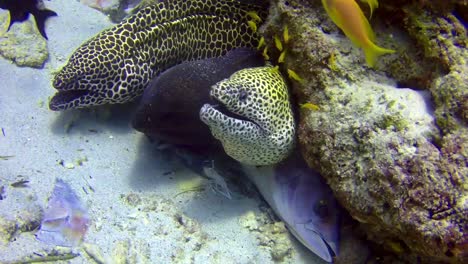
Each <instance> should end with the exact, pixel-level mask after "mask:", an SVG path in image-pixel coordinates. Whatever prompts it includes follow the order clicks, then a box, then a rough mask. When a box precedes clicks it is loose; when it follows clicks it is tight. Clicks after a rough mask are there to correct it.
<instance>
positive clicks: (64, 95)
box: [49, 90, 90, 111]
mask: <svg viewBox="0 0 468 264" xmlns="http://www.w3.org/2000/svg"><path fill="white" fill-rule="evenodd" d="M89 93H90V92H89V91H88V90H66V91H58V92H57V93H55V95H54V96H53V97H52V99H51V100H50V102H49V109H50V110H52V111H62V110H66V109H68V108H70V107H71V106H72V104H73V102H74V101H76V102H78V101H79V100H80V98H82V97H84V96H87V95H89Z"/></svg>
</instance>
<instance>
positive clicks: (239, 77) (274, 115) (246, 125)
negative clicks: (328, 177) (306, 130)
mask: <svg viewBox="0 0 468 264" xmlns="http://www.w3.org/2000/svg"><path fill="white" fill-rule="evenodd" d="M210 94H211V96H212V97H213V98H214V99H215V100H216V101H217V102H219V103H220V104H221V105H222V106H223V107H225V108H226V109H227V110H228V111H227V112H222V111H220V110H219V109H217V108H218V107H217V106H216V105H211V104H205V105H203V107H202V108H201V110H200V118H201V120H202V121H203V122H204V123H205V124H207V125H208V126H209V127H210V130H211V133H212V134H213V136H214V137H215V138H217V139H219V140H220V141H221V143H222V145H223V148H224V150H225V151H226V153H227V154H228V155H229V156H231V157H232V158H234V159H235V160H237V161H239V162H241V163H243V164H248V165H270V164H276V163H278V162H280V161H281V160H283V159H284V158H286V157H287V156H288V155H289V154H290V152H291V150H292V149H293V148H294V138H295V131H296V126H295V121H294V115H293V111H292V108H291V103H290V100H289V92H288V87H287V85H286V82H285V80H284V79H283V77H282V76H281V74H280V72H279V71H278V69H277V68H274V67H272V66H264V67H255V68H247V69H243V70H240V71H237V72H235V73H234V74H233V75H231V77H230V78H228V79H225V80H223V81H221V82H218V83H216V84H215V85H214V86H213V87H212V89H211V92H210ZM232 113H233V114H235V116H233V115H232Z"/></svg>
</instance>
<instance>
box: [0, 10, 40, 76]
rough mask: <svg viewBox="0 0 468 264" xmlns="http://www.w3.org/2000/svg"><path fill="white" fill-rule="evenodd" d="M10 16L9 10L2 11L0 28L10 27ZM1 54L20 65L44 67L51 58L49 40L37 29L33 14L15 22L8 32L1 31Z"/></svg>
mask: <svg viewBox="0 0 468 264" xmlns="http://www.w3.org/2000/svg"><path fill="white" fill-rule="evenodd" d="M1 11H3V10H1ZM8 16H9V15H8V12H0V30H4V29H7V28H8V25H7V24H6V23H7V22H8V21H9V19H8ZM0 54H1V55H2V56H3V57H4V58H6V59H8V60H11V61H12V62H13V63H15V64H16V65H18V66H26V67H32V68H43V67H44V63H45V61H46V60H47V59H48V58H49V51H48V49H47V41H46V40H45V39H44V38H43V37H42V36H41V34H40V33H39V31H38V30H37V28H36V25H35V22H34V18H33V17H32V16H29V19H28V20H26V21H24V22H21V23H14V24H13V25H12V26H11V28H10V30H9V31H8V32H3V31H2V32H0Z"/></svg>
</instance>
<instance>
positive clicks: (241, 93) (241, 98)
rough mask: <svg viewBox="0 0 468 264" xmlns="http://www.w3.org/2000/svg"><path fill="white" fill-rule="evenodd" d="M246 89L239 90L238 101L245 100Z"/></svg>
mask: <svg viewBox="0 0 468 264" xmlns="http://www.w3.org/2000/svg"><path fill="white" fill-rule="evenodd" d="M247 95H248V94H247V91H246V90H240V91H239V101H241V102H245V100H247Z"/></svg>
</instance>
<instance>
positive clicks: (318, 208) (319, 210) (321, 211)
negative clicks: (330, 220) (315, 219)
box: [314, 200, 330, 219]
mask: <svg viewBox="0 0 468 264" xmlns="http://www.w3.org/2000/svg"><path fill="white" fill-rule="evenodd" d="M314 212H315V213H316V214H317V215H318V216H319V217H320V218H322V219H323V218H327V217H328V216H329V214H330V212H329V208H328V203H327V201H325V200H320V201H319V202H318V203H316V204H315V206H314Z"/></svg>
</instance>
